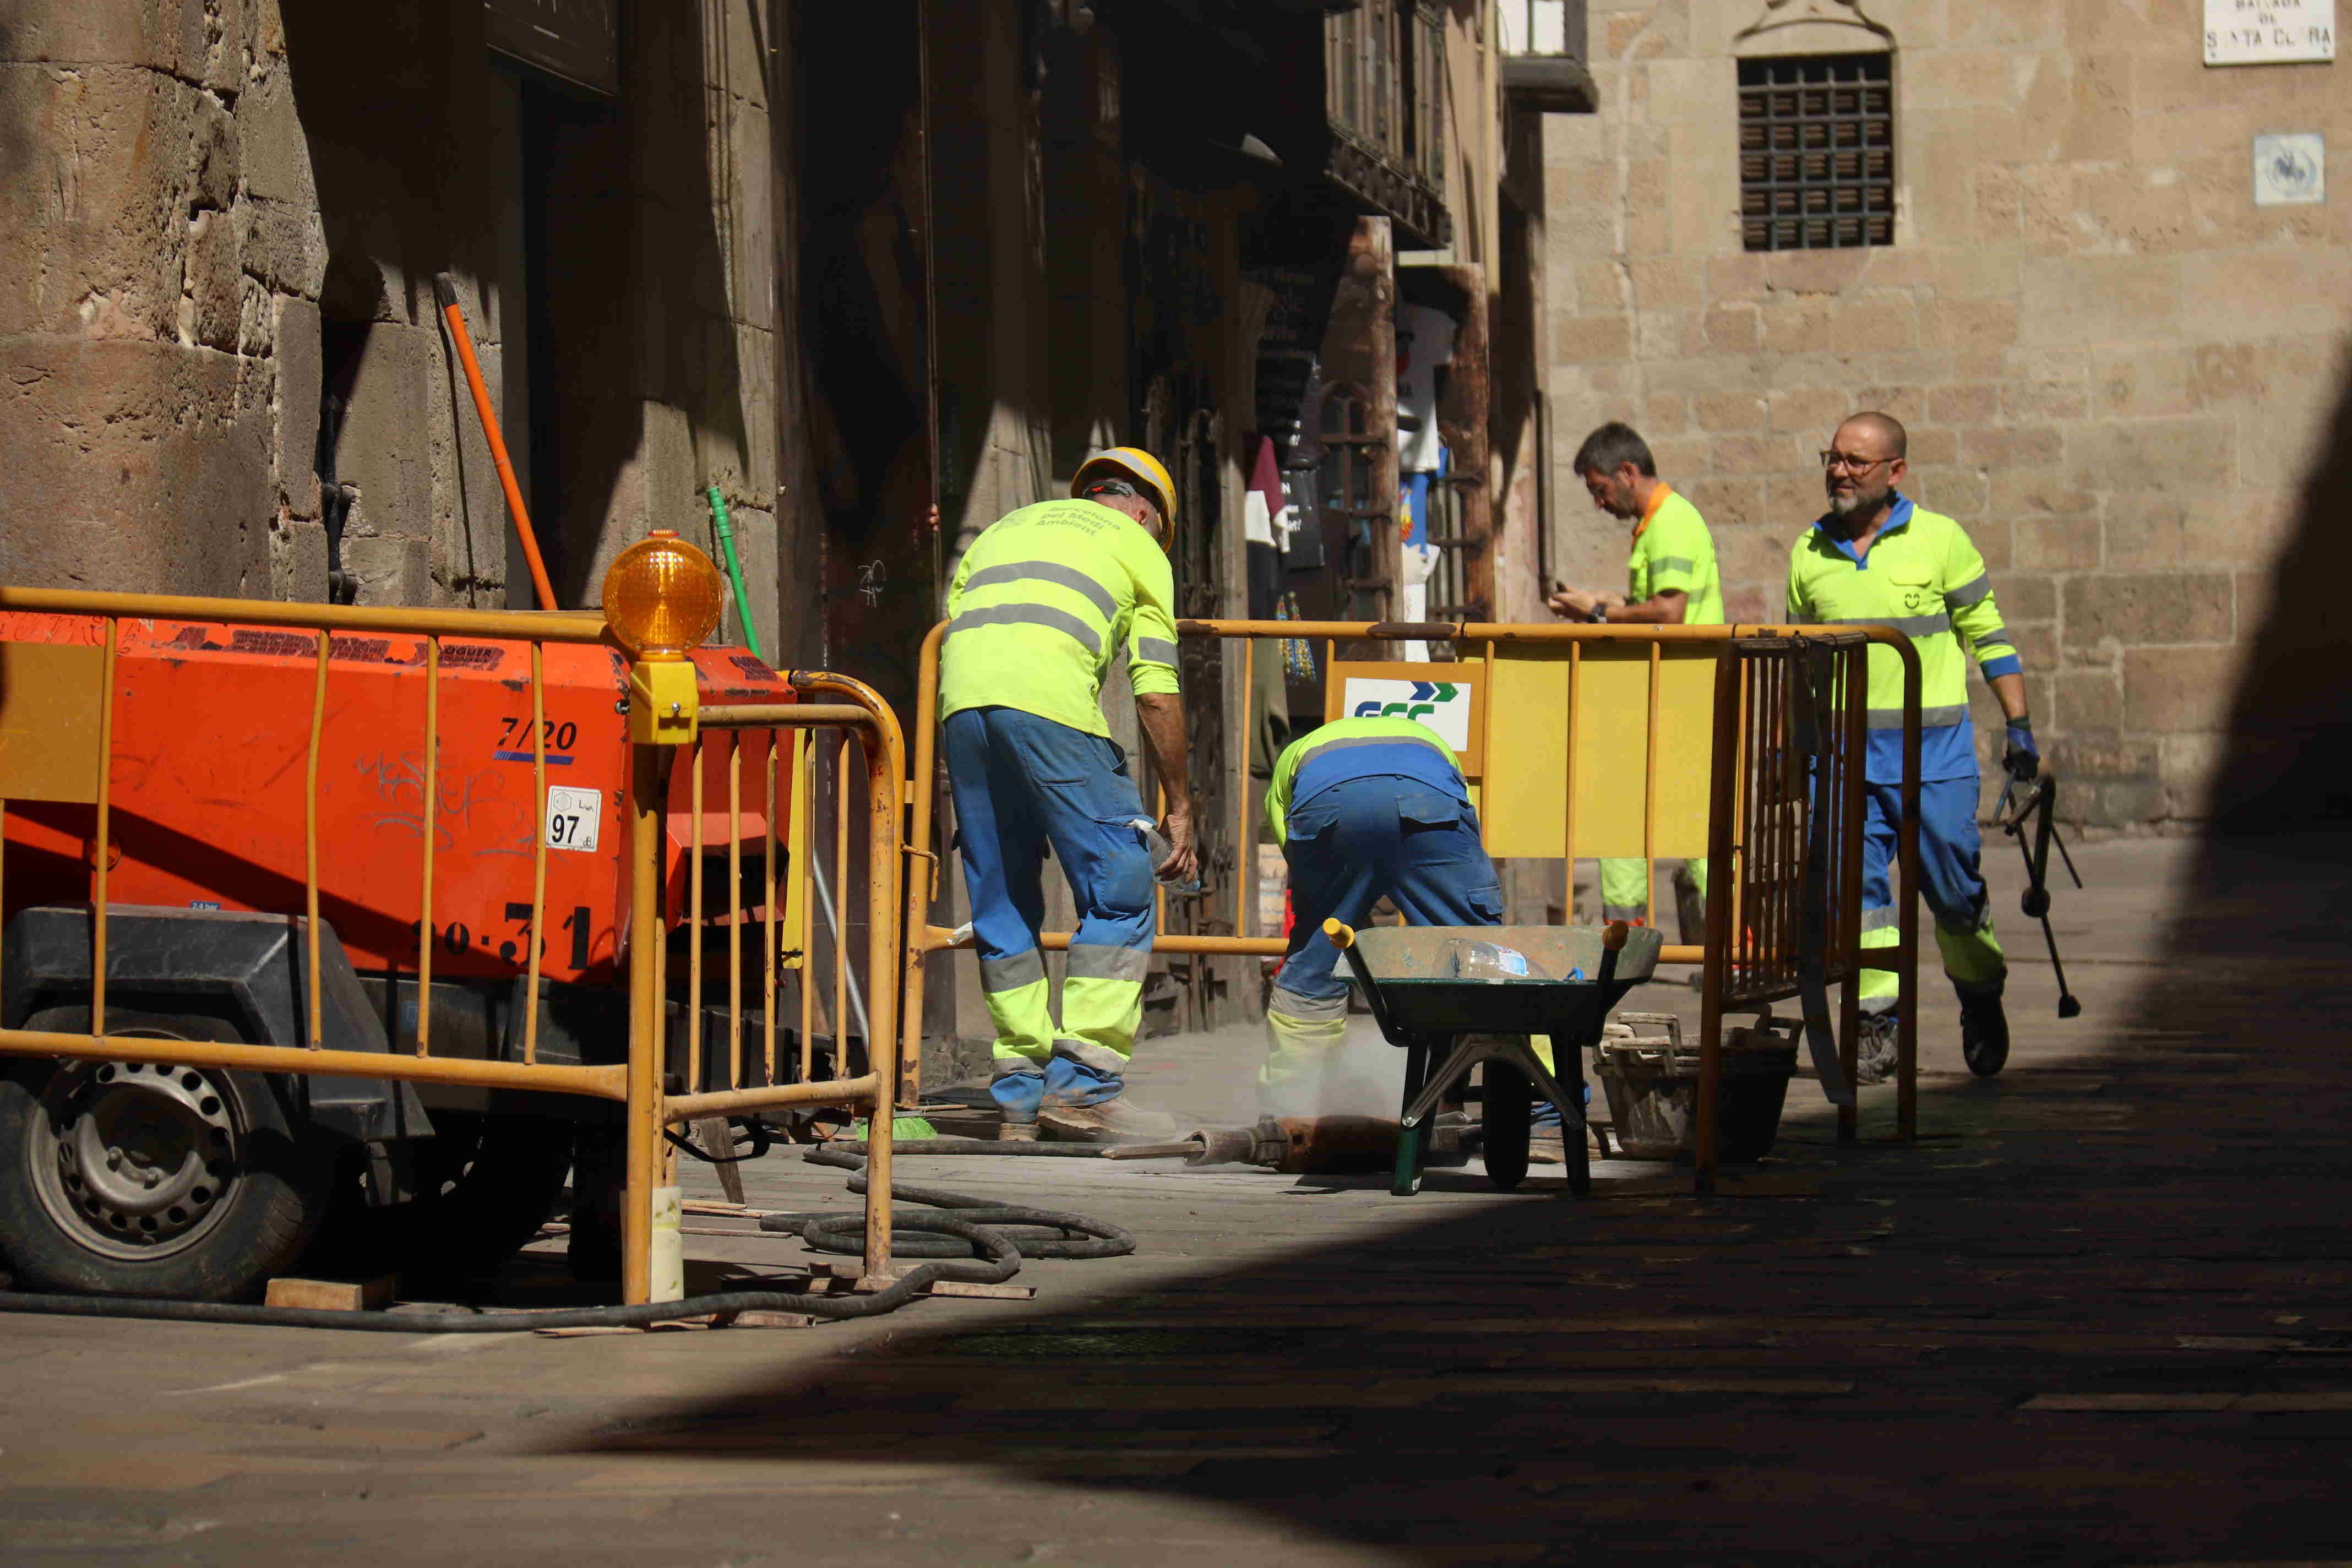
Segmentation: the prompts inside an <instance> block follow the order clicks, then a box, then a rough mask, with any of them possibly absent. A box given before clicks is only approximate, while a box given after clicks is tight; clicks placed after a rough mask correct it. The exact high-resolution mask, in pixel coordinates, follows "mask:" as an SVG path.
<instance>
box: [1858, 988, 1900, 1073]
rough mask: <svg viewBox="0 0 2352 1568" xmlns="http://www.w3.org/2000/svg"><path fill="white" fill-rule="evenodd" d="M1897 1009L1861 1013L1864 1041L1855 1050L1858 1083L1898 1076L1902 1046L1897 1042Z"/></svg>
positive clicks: (1890, 1008)
mask: <svg viewBox="0 0 2352 1568" xmlns="http://www.w3.org/2000/svg"><path fill="white" fill-rule="evenodd" d="M1901 1059H1902V1049H1901V1047H1899V1046H1898V1045H1897V1044H1896V1043H1895V1009H1894V1008H1892V1007H1889V1008H1888V1009H1886V1010H1885V1012H1883V1013H1864V1015H1863V1016H1862V1045H1861V1049H1860V1050H1859V1051H1858V1052H1857V1053H1856V1059H1855V1061H1854V1068H1853V1078H1854V1081H1855V1082H1856V1083H1860V1084H1874V1083H1885V1081H1886V1080H1887V1079H1891V1078H1893V1077H1894V1076H1895V1068H1896V1066H1898V1065H1899V1063H1900V1061H1901Z"/></svg>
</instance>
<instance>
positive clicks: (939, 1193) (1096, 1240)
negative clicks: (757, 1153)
mask: <svg viewBox="0 0 2352 1568" xmlns="http://www.w3.org/2000/svg"><path fill="white" fill-rule="evenodd" d="M924 1142H930V1140H928V1139H926V1140H924ZM801 1157H802V1158H803V1159H804V1160H806V1161H807V1162H808V1163H810V1164H812V1165H832V1166H835V1167H836V1168H838V1169H840V1170H845V1171H848V1172H851V1173H853V1174H852V1175H851V1176H850V1178H849V1190H850V1191H851V1192H853V1193H863V1192H864V1191H865V1190H866V1162H865V1161H864V1160H862V1159H860V1158H859V1157H858V1156H856V1155H855V1154H852V1153H849V1152H845V1151H843V1150H839V1149H836V1148H835V1147H833V1146H830V1145H828V1146H825V1147H823V1148H817V1149H812V1150H810V1151H809V1152H807V1153H806V1154H803V1156H801ZM890 1195H891V1197H892V1198H894V1199H898V1200H904V1201H906V1202H909V1203H919V1204H929V1205H931V1206H932V1207H933V1208H942V1209H954V1210H955V1211H957V1212H958V1213H959V1214H960V1215H961V1216H962V1217H963V1219H964V1220H965V1221H966V1222H967V1223H969V1224H971V1225H975V1226H986V1227H987V1228H988V1229H989V1230H990V1231H991V1232H992V1233H996V1234H999V1235H1002V1234H1003V1231H1004V1230H1006V1229H1007V1228H1008V1227H1013V1226H1018V1227H1020V1228H1022V1229H1023V1230H1024V1231H1032V1232H1034V1231H1047V1232H1052V1233H1055V1234H1051V1235H1045V1236H1038V1235H1024V1236H1022V1237H1019V1238H1018V1239H1017V1240H1013V1245H1014V1246H1015V1247H1019V1248H1020V1252H1021V1256H1022V1257H1024V1258H1123V1257H1125V1256H1126V1255H1127V1254H1129V1253H1130V1252H1133V1251H1134V1250H1135V1237H1134V1236H1133V1235H1132V1234H1131V1233H1130V1232H1128V1231H1125V1230H1122V1229H1120V1228H1119V1227H1118V1226H1115V1225H1108V1224H1106V1223H1105V1222H1103V1221H1101V1220H1098V1219H1089V1218H1088V1217H1087V1216H1086V1215H1082V1214H1069V1213H1066V1212H1064V1211H1062V1210H1059V1209H1033V1208H1024V1207H1021V1206H1019V1205H1011V1204H999V1203H996V1202H994V1201H993V1200H992V1199H989V1198H976V1197H973V1196H971V1194H968V1193H951V1192H949V1191H948V1190H947V1189H946V1188H944V1187H910V1186H907V1185H905V1184H901V1183H898V1182H893V1183H891V1184H890ZM922 1217H925V1218H930V1217H934V1216H930V1215H925V1216H922ZM760 1228H761V1230H772V1231H782V1232H786V1233H788V1234H797V1235H798V1236H799V1237H800V1238H801V1240H803V1242H805V1243H807V1244H808V1246H809V1247H812V1248H814V1249H815V1250H816V1251H819V1252H845V1253H862V1252H864V1251H865V1250H866V1246H865V1237H866V1216H865V1215H862V1214H817V1215H766V1216H764V1217H763V1218H762V1219H761V1221H760ZM919 1229H920V1227H919V1226H901V1225H899V1224H898V1221H897V1220H896V1219H895V1218H894V1219H893V1220H892V1221H891V1225H890V1232H891V1234H890V1256H891V1257H893V1258H948V1257H952V1256H954V1254H953V1253H952V1252H951V1251H950V1250H948V1249H947V1247H946V1244H945V1243H944V1242H943V1241H941V1240H940V1239H938V1238H937V1237H935V1236H921V1237H917V1236H914V1235H909V1236H908V1238H907V1244H906V1245H903V1246H902V1245H900V1241H899V1235H900V1233H901V1232H902V1231H904V1232H915V1231H918V1230H919ZM1079 1237H1088V1238H1091V1239H1083V1240H1082V1239H1077V1238H1079ZM1008 1239H1012V1238H1008Z"/></svg>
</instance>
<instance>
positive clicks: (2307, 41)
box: [2205, 0, 2336, 66]
mask: <svg viewBox="0 0 2352 1568" xmlns="http://www.w3.org/2000/svg"><path fill="white" fill-rule="evenodd" d="M2334 58H2336V0H2205V63H2206V64H2207V65H2209V66H2269V65H2287V64H2291V63H2293V62H2294V61H2298V60H2332V59H2334Z"/></svg>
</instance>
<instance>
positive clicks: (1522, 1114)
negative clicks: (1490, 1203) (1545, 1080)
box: [1480, 1060, 1535, 1192]
mask: <svg viewBox="0 0 2352 1568" xmlns="http://www.w3.org/2000/svg"><path fill="white" fill-rule="evenodd" d="M1480 1097H1481V1100H1482V1101H1483V1103H1484V1105H1485V1108H1486V1179H1487V1180H1488V1181H1490V1182H1492V1183H1494V1184H1495V1185H1496V1187H1498V1188H1500V1189H1501V1190H1502V1191H1504V1192H1509V1191H1510V1190H1511V1189H1512V1188H1514V1187H1516V1186H1517V1185H1518V1184H1520V1183H1521V1182H1523V1181H1525V1180H1527V1175H1528V1131H1529V1123H1530V1122H1531V1121H1532V1120H1533V1116H1532V1112H1533V1110H1534V1107H1535V1089H1534V1087H1533V1086H1532V1085H1530V1084H1529V1083H1528V1077H1527V1074H1525V1073H1523V1072H1521V1071H1520V1070H1519V1069H1518V1068H1515V1067H1507V1066H1505V1065H1504V1064H1503V1063H1501V1062H1498V1061H1491V1060H1490V1061H1488V1062H1487V1063H1486V1083H1485V1086H1484V1088H1483V1089H1481V1090H1480Z"/></svg>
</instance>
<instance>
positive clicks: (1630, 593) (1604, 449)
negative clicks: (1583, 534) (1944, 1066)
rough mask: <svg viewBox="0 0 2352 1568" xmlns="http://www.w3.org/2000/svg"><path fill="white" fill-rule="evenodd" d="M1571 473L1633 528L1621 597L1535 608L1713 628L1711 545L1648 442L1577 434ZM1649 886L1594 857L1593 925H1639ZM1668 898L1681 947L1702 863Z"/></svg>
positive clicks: (1629, 433) (1626, 862) (1616, 862)
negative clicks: (1597, 921) (1597, 912)
mask: <svg viewBox="0 0 2352 1568" xmlns="http://www.w3.org/2000/svg"><path fill="white" fill-rule="evenodd" d="M1575 471H1576V476H1577V478H1579V479H1582V480H1583V481H1584V489H1585V493H1586V494H1588V495H1590V496H1591V498H1592V504H1593V505H1594V506H1596V507H1598V508H1600V509H1601V510H1602V511H1605V512H1607V513H1608V514H1609V515H1610V516H1612V517H1613V518H1616V519H1617V520H1618V521H1621V522H1628V523H1631V524H1633V553H1632V554H1630V555H1628V556H1627V557H1626V558H1625V579H1626V582H1625V592H1624V594H1623V595H1617V594H1612V593H1608V592H1605V591H1603V592H1584V591H1580V590H1578V589H1574V588H1566V587H1563V588H1561V589H1559V590H1558V591H1557V592H1555V593H1554V594H1553V595H1551V597H1550V598H1549V599H1548V600H1546V601H1545V602H1546V603H1547V604H1548V605H1550V607H1551V609H1552V612H1553V613H1554V614H1555V615H1559V616H1567V617H1568V618H1570V619H1571V620H1582V621H1592V622H1595V623H1600V624H1605V625H1611V626H1721V625H1722V624H1723V579H1722V576H1721V574H1719V573H1718V572H1717V569H1716V562H1715V538H1714V536H1713V535H1712V534H1710V533H1708V532H1707V529H1706V519H1705V518H1702V517H1701V516H1699V514H1698V508H1696V507H1695V506H1693V505H1691V503H1690V502H1689V501H1687V500H1684V499H1683V498H1682V497H1681V496H1679V495H1676V494H1675V491H1674V489H1673V487H1671V486H1669V485H1668V484H1667V483H1666V482H1665V481H1664V479H1660V478H1658V465H1657V460H1656V459H1655V458H1653V457H1651V455H1650V444H1649V443H1648V442H1646V441H1644V440H1643V439H1642V437H1641V436H1640V435H1639V434H1638V433H1637V432H1636V431H1635V430H1634V429H1633V426H1630V425H1621V424H1617V423H1615V422H1614V421H1612V422H1611V423H1610V424H1607V425H1603V426H1601V427H1600V428H1599V429H1597V430H1595V431H1594V432H1592V434H1591V435H1590V436H1587V437H1585V438H1584V445H1583V446H1581V447H1578V448H1577V449H1576V465H1575ZM1650 883H1651V867H1650V864H1649V862H1648V861H1646V860H1643V859H1641V858H1624V857H1615V856H1612V857H1610V858H1604V859H1603V860H1602V861H1601V919H1602V920H1604V921H1632V922H1633V923H1634V924H1636V925H1640V924H1642V923H1643V922H1644V921H1647V920H1648V919H1649V917H1650ZM1675 893H1676V903H1677V905H1678V906H1679V907H1678V908H1677V910H1676V923H1677V924H1678V925H1680V926H1681V928H1682V933H1683V940H1684V941H1685V942H1698V941H1700V940H1702V930H1701V928H1702V926H1703V923H1704V922H1703V913H1704V910H1705V909H1706V861H1705V860H1689V861H1685V862H1684V865H1683V868H1682V869H1681V870H1680V871H1678V872H1677V873H1676V874H1675Z"/></svg>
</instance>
